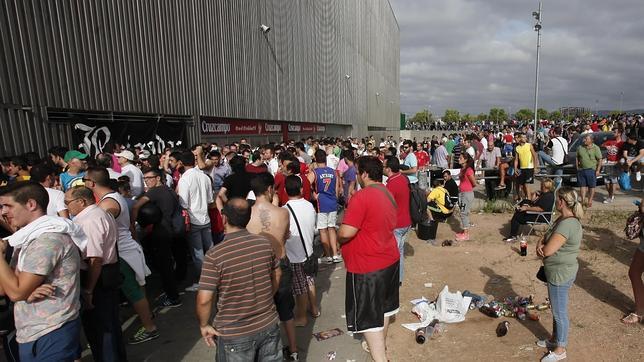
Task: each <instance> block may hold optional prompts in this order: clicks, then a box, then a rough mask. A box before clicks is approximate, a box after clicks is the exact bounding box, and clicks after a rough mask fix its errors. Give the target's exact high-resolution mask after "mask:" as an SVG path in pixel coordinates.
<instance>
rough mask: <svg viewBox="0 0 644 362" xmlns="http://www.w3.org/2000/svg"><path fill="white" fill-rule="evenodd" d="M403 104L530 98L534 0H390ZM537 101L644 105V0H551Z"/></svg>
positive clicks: (522, 101) (438, 111)
mask: <svg viewBox="0 0 644 362" xmlns="http://www.w3.org/2000/svg"><path fill="white" fill-rule="evenodd" d="M389 1H390V3H391V5H392V7H393V9H394V13H395V15H396V18H397V20H398V24H399V25H400V43H401V44H400V102H401V112H405V113H412V114H413V113H415V112H417V111H419V110H420V109H422V108H426V107H427V106H430V107H431V108H430V109H431V112H432V113H433V114H435V115H443V114H444V112H445V109H446V108H455V109H458V110H459V111H460V112H461V113H472V114H478V113H481V112H487V111H488V110H489V109H490V108H491V107H502V108H505V109H506V111H507V110H509V111H510V112H511V113H514V112H516V111H517V110H518V109H520V108H524V107H527V108H532V107H534V79H535V63H536V60H535V59H536V39H537V33H536V32H535V31H534V30H533V26H534V20H533V18H532V12H533V11H535V10H537V8H538V5H539V3H538V1H523V0H488V1H483V0H480V1H474V0H470V1H467V0H389ZM542 19H543V30H542V36H541V38H542V43H541V44H542V48H541V52H540V53H541V61H540V79H539V106H540V107H544V108H546V109H548V110H549V111H552V110H554V109H557V108H559V107H562V106H583V107H588V108H591V109H593V110H594V109H595V107H598V108H599V109H617V108H619V104H620V93H621V92H623V109H634V108H644V1H642V0H620V1H606V0H565V1H563V0H546V1H544V2H543V16H542Z"/></svg>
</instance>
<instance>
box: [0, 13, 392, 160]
mask: <svg viewBox="0 0 644 362" xmlns="http://www.w3.org/2000/svg"><path fill="white" fill-rule="evenodd" d="M0 31H1V35H0V39H1V41H2V53H3V54H2V55H1V56H0V155H12V154H19V153H23V152H26V151H32V150H33V151H37V152H38V153H40V154H41V155H44V154H45V152H46V150H47V149H48V148H49V147H51V146H53V145H64V146H68V147H82V148H83V149H85V150H86V151H87V152H92V153H96V152H98V151H100V150H101V149H102V148H103V146H104V145H105V143H106V142H108V141H115V142H119V143H121V144H125V145H130V146H134V145H137V144H139V145H141V147H143V148H148V149H150V150H151V151H152V152H154V153H156V152H160V151H161V150H162V149H163V148H164V147H166V146H172V145H176V144H178V143H179V142H181V143H182V144H186V143H188V144H192V143H195V142H197V141H199V140H208V141H215V142H220V143H222V142H228V141H232V140H238V139H239V138H241V137H246V138H247V139H249V141H250V142H251V143H255V144H257V143H265V142H268V141H281V140H285V139H301V138H304V137H308V136H314V137H324V136H340V135H342V136H348V135H354V136H365V135H367V134H374V135H381V134H386V133H391V132H387V131H393V130H398V129H399V114H400V86H399V80H400V73H399V68H400V67H399V65H400V45H399V27H398V23H397V21H396V18H395V15H394V13H393V10H392V8H391V6H390V4H389V2H388V0H252V1H251V0H243V1H242V0H235V1H232V0H220V1H212V0H194V1H176V0H120V1H119V0H86V1H40V0H21V1H7V2H5V3H4V5H3V6H2V7H0Z"/></svg>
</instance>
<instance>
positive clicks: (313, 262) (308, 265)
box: [286, 204, 318, 277]
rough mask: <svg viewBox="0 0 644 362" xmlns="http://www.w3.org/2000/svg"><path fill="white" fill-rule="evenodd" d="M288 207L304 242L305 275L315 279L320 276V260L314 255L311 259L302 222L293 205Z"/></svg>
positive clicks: (287, 205)
mask: <svg viewBox="0 0 644 362" xmlns="http://www.w3.org/2000/svg"><path fill="white" fill-rule="evenodd" d="M286 207H288V210H289V211H290V212H291V215H293V219H294V220H295V225H296V226H297V232H298V233H300V241H301V242H302V248H303V249H304V255H306V260H305V261H304V274H306V275H308V276H310V277H315V276H316V275H317V274H318V259H317V258H315V257H313V254H311V257H309V253H308V252H307V251H306V244H304V236H302V229H301V228H300V222H299V221H297V216H295V212H294V211H293V209H292V208H291V205H289V204H286Z"/></svg>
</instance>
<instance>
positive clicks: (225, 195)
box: [216, 156, 252, 211]
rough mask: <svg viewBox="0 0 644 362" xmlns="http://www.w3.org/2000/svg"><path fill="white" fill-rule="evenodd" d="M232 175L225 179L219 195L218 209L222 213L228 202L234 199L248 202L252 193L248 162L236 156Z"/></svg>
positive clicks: (231, 166)
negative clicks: (247, 169)
mask: <svg viewBox="0 0 644 362" xmlns="http://www.w3.org/2000/svg"><path fill="white" fill-rule="evenodd" d="M229 164H230V168H231V170H232V172H233V173H232V174H231V175H229V176H227V177H226V178H225V179H224V184H223V186H222V187H221V189H220V190H219V194H218V195H217V200H216V202H217V208H218V209H219V211H221V210H222V209H223V208H224V205H225V204H226V202H228V200H229V199H232V198H241V199H244V200H246V198H247V197H248V193H249V192H250V180H251V178H252V175H251V174H249V173H248V172H246V161H245V160H244V158H243V157H241V156H234V157H233V158H232V159H231V160H230V162H229Z"/></svg>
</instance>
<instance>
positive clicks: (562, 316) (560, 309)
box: [548, 278, 575, 347]
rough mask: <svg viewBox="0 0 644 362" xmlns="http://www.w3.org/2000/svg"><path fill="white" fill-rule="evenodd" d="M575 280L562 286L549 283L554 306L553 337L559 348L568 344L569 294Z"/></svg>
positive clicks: (551, 300)
mask: <svg viewBox="0 0 644 362" xmlns="http://www.w3.org/2000/svg"><path fill="white" fill-rule="evenodd" d="M574 281H575V278H572V279H570V280H569V281H567V282H565V283H563V284H561V285H554V284H552V283H548V298H550V304H551V306H552V336H553V338H554V340H555V342H556V343H557V346H559V347H566V345H567V344H568V329H570V320H569V319H568V292H569V291H570V287H571V286H572V283H573V282H574Z"/></svg>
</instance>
